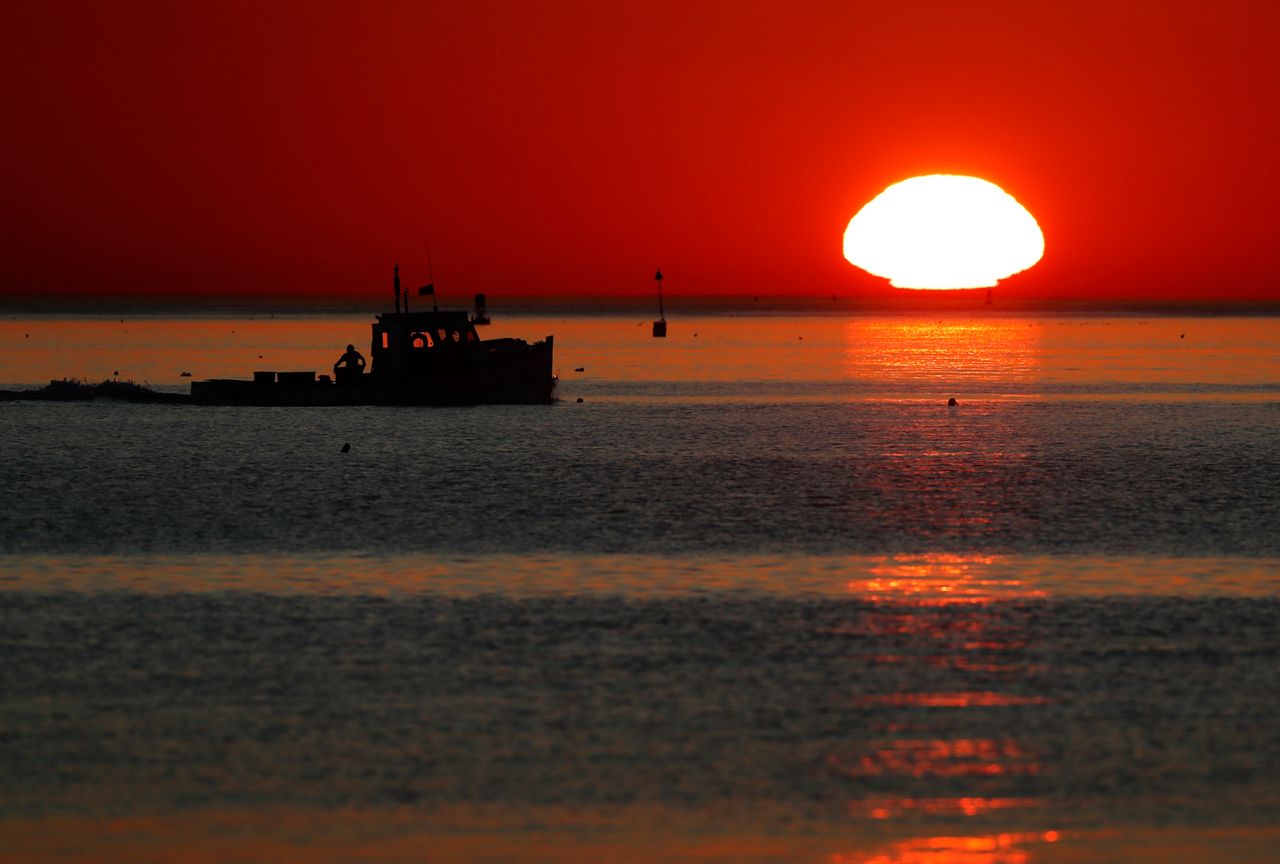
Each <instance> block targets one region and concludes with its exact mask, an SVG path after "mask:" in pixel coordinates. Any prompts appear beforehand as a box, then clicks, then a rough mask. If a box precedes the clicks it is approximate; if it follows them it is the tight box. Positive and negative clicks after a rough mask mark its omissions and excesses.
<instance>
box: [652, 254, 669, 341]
mask: <svg viewBox="0 0 1280 864" xmlns="http://www.w3.org/2000/svg"><path fill="white" fill-rule="evenodd" d="M653 280H654V281H655V282H657V283H658V320H657V321H654V322H653V338H654V339H665V338H666V336H667V313H666V312H665V311H664V310H663V308H662V271H661V270H659V271H658V272H657V273H655V274H653Z"/></svg>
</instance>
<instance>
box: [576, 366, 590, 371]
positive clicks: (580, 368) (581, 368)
mask: <svg viewBox="0 0 1280 864" xmlns="http://www.w3.org/2000/svg"><path fill="white" fill-rule="evenodd" d="M573 371H574V372H586V371H587V367H586V366H579V367H578V368H577V369H574V370H573Z"/></svg>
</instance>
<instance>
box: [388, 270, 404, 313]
mask: <svg viewBox="0 0 1280 864" xmlns="http://www.w3.org/2000/svg"><path fill="white" fill-rule="evenodd" d="M392 281H393V282H394V283H395V286H396V314H397V315H399V314H400V265H399V264H396V275H395V277H394V278H393V279H392ZM405 300H406V302H407V301H408V298H407V297H406V298H405Z"/></svg>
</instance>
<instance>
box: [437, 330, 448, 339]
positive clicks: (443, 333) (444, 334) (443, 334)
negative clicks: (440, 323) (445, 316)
mask: <svg viewBox="0 0 1280 864" xmlns="http://www.w3.org/2000/svg"><path fill="white" fill-rule="evenodd" d="M436 332H437V333H439V334H440V341H441V342H443V341H444V340H446V339H448V338H449V331H448V330H445V329H444V328H443V327H441V328H440V329H439V330H437V331H436Z"/></svg>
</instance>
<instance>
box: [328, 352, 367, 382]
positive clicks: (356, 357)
mask: <svg viewBox="0 0 1280 864" xmlns="http://www.w3.org/2000/svg"><path fill="white" fill-rule="evenodd" d="M362 374H364V355H362V354H361V353H360V352H359V351H357V350H356V346H354V345H348V346H347V353H346V354H343V355H342V356H341V357H339V358H338V362H337V363H334V364H333V377H334V378H335V379H337V380H338V381H350V380H352V379H354V378H359V377H360V376H361V375H362Z"/></svg>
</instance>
